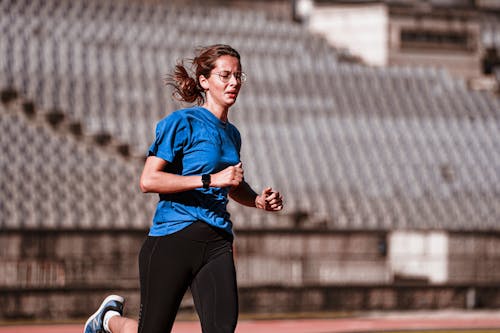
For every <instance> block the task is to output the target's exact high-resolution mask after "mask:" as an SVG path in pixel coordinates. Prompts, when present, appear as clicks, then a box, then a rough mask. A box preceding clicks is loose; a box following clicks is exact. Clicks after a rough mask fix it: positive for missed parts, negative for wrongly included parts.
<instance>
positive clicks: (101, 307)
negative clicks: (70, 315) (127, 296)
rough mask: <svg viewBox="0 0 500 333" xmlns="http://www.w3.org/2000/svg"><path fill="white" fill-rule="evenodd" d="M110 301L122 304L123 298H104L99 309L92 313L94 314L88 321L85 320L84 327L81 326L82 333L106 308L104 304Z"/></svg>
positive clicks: (116, 296) (113, 296)
mask: <svg viewBox="0 0 500 333" xmlns="http://www.w3.org/2000/svg"><path fill="white" fill-rule="evenodd" d="M110 301H118V302H120V303H123V297H121V296H118V295H109V296H108V297H106V298H105V299H104V301H102V303H101V306H100V307H99V309H97V311H96V312H94V314H93V315H92V316H90V317H89V319H87V321H86V322H85V326H83V333H85V330H86V328H87V325H88V324H89V323H90V322H91V321H92V320H94V318H95V317H97V315H98V314H99V312H101V311H102V310H103V309H104V308H105V307H106V304H107V303H108V302H110Z"/></svg>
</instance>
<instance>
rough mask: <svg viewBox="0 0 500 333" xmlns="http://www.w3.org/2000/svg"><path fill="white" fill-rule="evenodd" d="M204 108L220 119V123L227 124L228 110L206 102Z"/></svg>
mask: <svg viewBox="0 0 500 333" xmlns="http://www.w3.org/2000/svg"><path fill="white" fill-rule="evenodd" d="M202 106H203V107H204V108H205V109H207V110H208V111H210V112H212V113H213V114H214V116H216V117H217V118H219V120H220V121H223V122H227V114H228V111H229V109H228V108H224V107H222V106H220V105H214V104H212V103H210V102H205V103H204V104H203V105H202Z"/></svg>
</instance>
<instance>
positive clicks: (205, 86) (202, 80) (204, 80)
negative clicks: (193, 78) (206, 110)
mask: <svg viewBox="0 0 500 333" xmlns="http://www.w3.org/2000/svg"><path fill="white" fill-rule="evenodd" d="M198 82H200V86H201V87H202V88H203V89H205V90H208V86H209V84H208V79H207V78H206V77H205V76H204V75H200V77H199V78H198Z"/></svg>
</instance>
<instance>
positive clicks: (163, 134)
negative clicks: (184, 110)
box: [148, 112, 188, 162]
mask: <svg viewBox="0 0 500 333" xmlns="http://www.w3.org/2000/svg"><path fill="white" fill-rule="evenodd" d="M187 131H188V126H187V122H186V120H185V118H184V117H182V116H180V115H179V114H177V113H175V112H174V113H172V114H171V115H169V116H168V117H166V118H164V119H162V120H161V121H160V122H158V125H156V131H155V135H156V136H155V140H154V142H153V144H152V145H151V146H150V147H149V154H148V155H149V156H156V157H159V158H161V159H164V160H165V161H167V162H173V161H174V158H175V156H176V155H177V153H179V152H180V151H182V149H183V148H184V147H185V146H186V144H187V138H188V135H187Z"/></svg>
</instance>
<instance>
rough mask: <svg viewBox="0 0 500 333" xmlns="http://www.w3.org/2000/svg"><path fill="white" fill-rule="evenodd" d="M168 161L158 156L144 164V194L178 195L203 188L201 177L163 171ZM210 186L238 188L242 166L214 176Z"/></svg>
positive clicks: (231, 167)
mask: <svg viewBox="0 0 500 333" xmlns="http://www.w3.org/2000/svg"><path fill="white" fill-rule="evenodd" d="M167 163H168V162H167V161H165V160H164V159H162V158H159V157H156V156H149V157H148V158H147V159H146V163H144V169H143V170H142V174H141V179H140V184H139V185H140V188H141V191H142V192H144V193H162V194H169V193H178V192H184V191H189V190H194V189H195V188H199V187H202V186H203V183H202V181H201V176H181V175H176V174H173V173H169V172H165V171H163V170H164V169H165V167H166V166H167ZM211 178H212V180H211V183H210V186H215V187H226V186H237V185H239V183H240V182H241V181H242V180H243V169H241V164H240V165H236V166H229V167H227V168H226V169H224V170H222V171H220V172H218V173H216V174H213V175H212V177H211Z"/></svg>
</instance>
